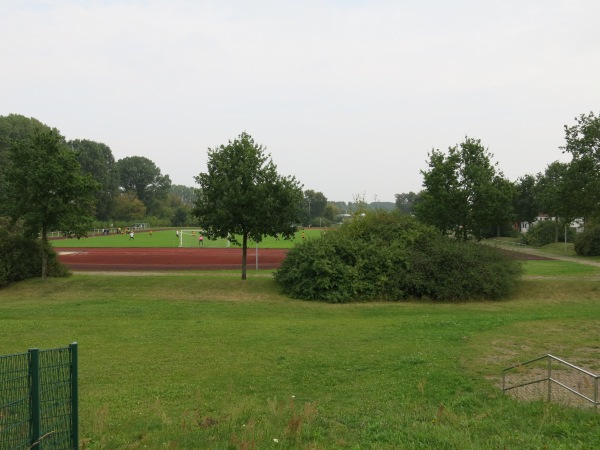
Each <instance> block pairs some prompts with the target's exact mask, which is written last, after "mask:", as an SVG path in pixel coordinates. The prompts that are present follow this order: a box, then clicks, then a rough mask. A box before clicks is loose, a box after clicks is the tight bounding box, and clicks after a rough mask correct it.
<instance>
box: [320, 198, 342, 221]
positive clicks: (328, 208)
mask: <svg viewBox="0 0 600 450" xmlns="http://www.w3.org/2000/svg"><path fill="white" fill-rule="evenodd" d="M341 213H342V210H341V209H340V208H339V207H338V206H337V205H336V204H335V203H332V202H327V205H325V209H324V210H323V217H324V218H325V219H327V220H329V221H330V222H333V221H334V220H335V218H336V217H337V216H339V215H340V214H341Z"/></svg>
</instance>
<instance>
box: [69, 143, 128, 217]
mask: <svg viewBox="0 0 600 450" xmlns="http://www.w3.org/2000/svg"><path fill="white" fill-rule="evenodd" d="M68 145H69V147H71V149H72V150H73V151H74V152H75V154H76V155H77V160H78V161H79V164H80V165H81V170H82V172H83V173H84V174H90V175H91V176H92V177H93V178H94V180H96V182H98V184H99V185H100V189H99V190H98V192H97V193H96V202H95V203H96V219H98V220H108V219H109V218H110V217H112V214H113V208H114V203H115V198H116V196H117V194H118V189H119V177H118V174H117V172H116V170H115V164H116V163H115V158H114V156H113V154H112V151H111V149H110V147H108V146H107V145H105V144H102V143H100V142H94V141H89V140H87V139H84V140H80V139H75V140H73V141H69V142H68Z"/></svg>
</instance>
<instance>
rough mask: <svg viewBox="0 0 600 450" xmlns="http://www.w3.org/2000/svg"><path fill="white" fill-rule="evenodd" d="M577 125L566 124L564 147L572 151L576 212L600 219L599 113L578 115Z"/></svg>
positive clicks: (572, 183)
mask: <svg viewBox="0 0 600 450" xmlns="http://www.w3.org/2000/svg"><path fill="white" fill-rule="evenodd" d="M575 120H576V124H575V125H571V126H568V125H565V142H566V143H565V146H564V147H563V150H564V151H565V152H566V153H570V154H571V156H572V161H571V163H570V171H571V176H570V181H571V188H572V189H571V192H573V193H578V195H577V196H576V198H575V199H574V200H575V205H576V208H577V215H578V216H580V217H585V218H593V219H598V218H600V116H596V115H595V114H594V113H593V112H590V113H589V114H587V115H586V114H582V115H580V116H579V117H577V118H575Z"/></svg>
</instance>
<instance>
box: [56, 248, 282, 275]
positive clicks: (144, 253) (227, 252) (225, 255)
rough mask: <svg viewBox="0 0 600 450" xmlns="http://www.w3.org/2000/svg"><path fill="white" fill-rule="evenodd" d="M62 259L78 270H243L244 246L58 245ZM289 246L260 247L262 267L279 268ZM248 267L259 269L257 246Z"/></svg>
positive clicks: (259, 259)
mask: <svg viewBox="0 0 600 450" xmlns="http://www.w3.org/2000/svg"><path fill="white" fill-rule="evenodd" d="M55 251H56V252H57V253H58V255H59V260H60V261H61V262H62V263H63V264H65V265H66V266H68V267H69V268H70V269H71V270H77V271H85V270H87V271H131V270H217V269H219V270H228V269H232V270H238V269H239V270H241V269H242V249H240V248H217V249H215V248H55ZM286 254H287V250H286V249H275V248H273V249H259V250H258V268H259V269H277V268H278V267H279V266H280V265H281V262H282V261H283V260H284V259H285V256H286ZM247 268H248V269H254V268H256V249H254V248H253V249H250V248H249V249H248V254H247Z"/></svg>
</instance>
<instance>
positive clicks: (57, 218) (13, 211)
mask: <svg viewBox="0 0 600 450" xmlns="http://www.w3.org/2000/svg"><path fill="white" fill-rule="evenodd" d="M9 158H10V162H11V164H10V165H9V167H8V169H7V170H6V174H5V175H6V186H5V190H4V193H3V194H4V195H3V202H4V203H5V207H6V210H7V212H8V215H9V216H10V217H12V219H13V220H21V221H23V223H24V225H25V230H26V232H27V233H28V234H29V235H30V236H38V235H39V236H41V240H42V278H46V275H47V267H48V254H47V252H46V248H47V245H48V242H47V233H48V231H50V230H51V229H58V230H63V231H68V232H69V233H72V234H74V235H76V236H82V235H85V233H86V232H87V230H88V229H89V227H90V224H91V222H92V220H93V217H92V211H93V201H94V194H95V192H96V190H97V189H98V184H97V183H96V182H95V181H94V180H93V179H92V177H91V176H89V175H83V174H82V173H81V167H80V165H79V163H78V162H77V158H76V155H75V153H73V152H72V151H71V150H70V149H69V147H68V146H67V145H66V143H65V141H64V138H63V137H62V136H61V135H60V134H59V132H58V130H56V129H53V130H51V131H44V132H38V133H36V134H34V135H33V137H32V138H31V139H27V140H20V141H16V142H14V143H13V144H12V145H11V147H10V150H9Z"/></svg>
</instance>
